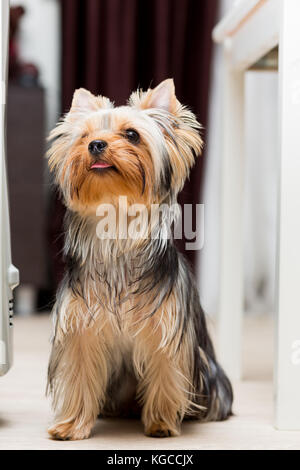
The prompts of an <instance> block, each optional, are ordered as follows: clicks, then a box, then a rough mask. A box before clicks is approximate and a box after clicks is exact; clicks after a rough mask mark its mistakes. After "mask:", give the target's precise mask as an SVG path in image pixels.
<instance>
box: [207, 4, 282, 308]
mask: <svg viewBox="0 0 300 470" xmlns="http://www.w3.org/2000/svg"><path fill="white" fill-rule="evenodd" d="M233 3H234V0H222V1H221V9H220V13H219V14H220V17H222V16H224V14H225V13H226V11H228V9H229V8H230V7H231V5H232V4H233ZM277 84H278V76H277V73H274V72H248V73H247V75H246V116H245V117H246V162H247V163H246V175H245V176H246V185H245V295H246V306H247V310H248V311H251V312H257V311H264V312H270V311H272V310H273V307H274V306H273V295H274V282H275V281H274V271H275V241H276V240H275V232H276V228H275V226H276V190H277V188H276V168H277V158H276V157H277V145H276V143H277V116H278V113H277ZM222 88H223V78H222V50H221V47H220V46H216V47H215V55H214V63H213V81H212V92H211V102H210V121H209V135H208V142H207V169H206V170H207V171H206V175H205V188H204V204H205V245H204V249H203V250H202V252H201V253H200V255H199V263H198V275H199V283H200V296H201V301H202V305H203V308H204V310H205V311H206V312H207V313H208V314H210V315H215V314H216V313H217V310H218V298H219V267H220V266H219V263H220V252H219V242H220V239H219V228H220V227H219V221H220V204H219V202H220V171H221V158H222V135H221V132H222V131H221V128H222V127H221V126H222V112H221V107H222Z"/></svg>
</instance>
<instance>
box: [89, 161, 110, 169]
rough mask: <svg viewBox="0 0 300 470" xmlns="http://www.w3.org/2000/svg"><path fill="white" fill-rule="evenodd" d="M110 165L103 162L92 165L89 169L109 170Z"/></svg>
mask: <svg viewBox="0 0 300 470" xmlns="http://www.w3.org/2000/svg"><path fill="white" fill-rule="evenodd" d="M111 166H112V165H109V163H105V162H98V163H94V164H93V165H92V166H91V169H93V168H109V167H111Z"/></svg>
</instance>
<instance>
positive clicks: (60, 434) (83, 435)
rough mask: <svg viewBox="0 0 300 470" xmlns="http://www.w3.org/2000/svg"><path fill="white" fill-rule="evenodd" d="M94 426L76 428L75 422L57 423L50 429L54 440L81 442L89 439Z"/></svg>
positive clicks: (49, 431)
mask: <svg viewBox="0 0 300 470" xmlns="http://www.w3.org/2000/svg"><path fill="white" fill-rule="evenodd" d="M91 429H92V424H87V425H84V426H80V427H78V426H76V423H75V422H74V421H69V422H62V423H56V424H54V425H53V426H51V427H50V428H49V429H48V433H49V434H50V436H51V438H52V439H57V440H61V441H68V440H69V441H80V440H82V439H88V438H89V437H90V434H91Z"/></svg>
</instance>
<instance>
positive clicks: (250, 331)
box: [0, 315, 300, 450]
mask: <svg viewBox="0 0 300 470" xmlns="http://www.w3.org/2000/svg"><path fill="white" fill-rule="evenodd" d="M50 330H51V321H50V318H49V317H48V316H47V315H45V316H42V317H30V318H16V319H15V341H14V342H15V364H14V367H13V368H12V370H11V371H10V372H9V373H8V374H7V375H6V376H5V377H3V378H0V449H108V450H109V449H111V450H116V449H126V450H130V449H152V450H155V449H300V432H279V431H276V430H275V429H274V428H273V426H272V408H273V401H272V384H271V377H272V344H273V342H272V322H271V319H270V317H263V318H260V317H254V318H253V317H252V318H247V320H246V323H245V339H244V369H245V381H243V382H242V383H236V384H234V391H235V404H234V412H235V417H233V418H231V419H230V420H229V421H226V422H222V423H208V424H199V423H197V422H191V423H189V422H188V423H184V424H183V428H182V435H181V436H180V437H176V438H169V439H153V438H147V437H145V436H144V435H143V432H142V426H141V424H140V423H139V421H126V420H122V421H119V420H99V421H98V422H97V424H96V426H95V429H94V432H93V436H92V438H91V439H89V440H86V441H81V442H55V441H52V440H50V439H48V436H47V433H46V428H47V425H48V423H50V422H51V411H50V407H49V400H48V399H46V397H45V394H44V391H45V382H46V369H47V359H48V353H49V341H48V339H49V336H50Z"/></svg>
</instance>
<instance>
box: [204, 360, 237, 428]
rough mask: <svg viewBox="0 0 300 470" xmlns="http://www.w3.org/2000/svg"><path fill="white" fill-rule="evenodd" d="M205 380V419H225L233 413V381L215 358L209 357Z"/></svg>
mask: <svg viewBox="0 0 300 470" xmlns="http://www.w3.org/2000/svg"><path fill="white" fill-rule="evenodd" d="M207 359H208V363H209V364H208V369H207V373H206V375H205V377H203V381H204V384H203V385H204V386H203V389H204V397H205V399H204V400H205V402H206V403H205V406H206V410H204V413H203V419H204V420H205V421H223V420H224V419H227V418H229V417H230V416H231V415H232V402H233V391H232V386H231V383H230V381H229V379H228V377H227V376H226V374H225V372H224V371H223V369H222V367H221V366H220V365H219V364H218V362H217V361H216V360H215V358H213V359H212V358H210V357H208V358H207Z"/></svg>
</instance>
